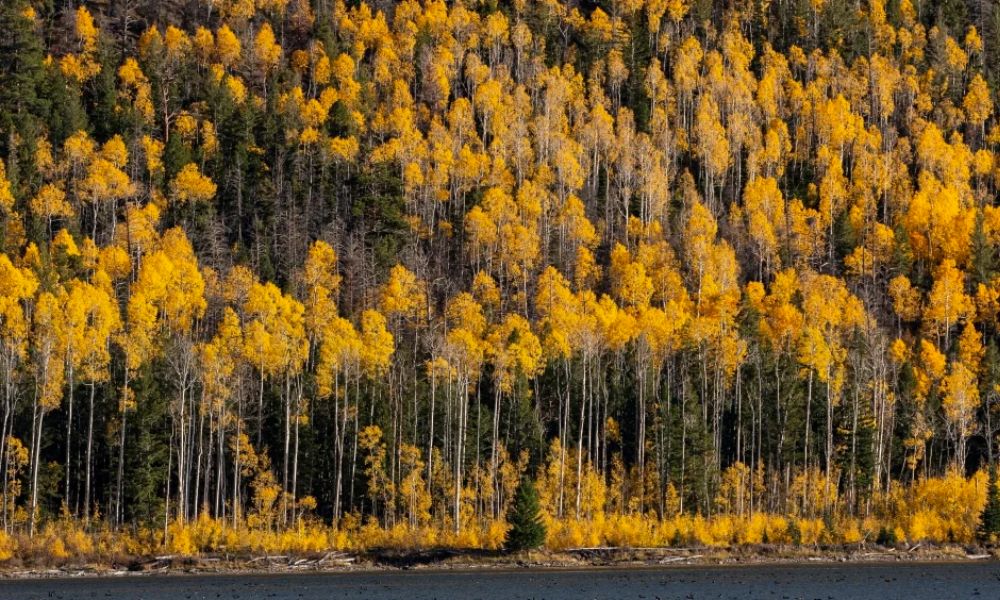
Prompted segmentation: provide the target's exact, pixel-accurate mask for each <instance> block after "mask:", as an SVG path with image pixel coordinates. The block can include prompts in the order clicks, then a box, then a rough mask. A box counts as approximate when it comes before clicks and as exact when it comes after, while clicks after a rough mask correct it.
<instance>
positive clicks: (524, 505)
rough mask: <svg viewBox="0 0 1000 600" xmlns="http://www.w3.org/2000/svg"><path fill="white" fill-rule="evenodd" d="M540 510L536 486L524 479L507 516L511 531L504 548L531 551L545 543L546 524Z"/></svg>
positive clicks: (529, 480)
mask: <svg viewBox="0 0 1000 600" xmlns="http://www.w3.org/2000/svg"><path fill="white" fill-rule="evenodd" d="M539 510H540V509H539V506H538V490H536V489H535V484H534V483H532V481H531V479H523V480H522V481H521V485H519V486H518V488H517V496H516V497H515V498H514V505H513V506H512V507H511V508H510V514H509V515H508V516H507V521H508V522H509V523H510V531H508V532H507V540H506V541H505V543H504V546H505V547H506V548H507V549H508V550H515V551H517V550H531V549H533V548H537V547H539V546H541V545H542V544H544V543H545V524H544V523H542V518H541V514H540V513H539Z"/></svg>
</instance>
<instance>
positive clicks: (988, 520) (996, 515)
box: [976, 464, 1000, 542]
mask: <svg viewBox="0 0 1000 600" xmlns="http://www.w3.org/2000/svg"><path fill="white" fill-rule="evenodd" d="M998 534H1000V491H998V490H997V468H996V465H993V464H991V465H990V478H989V483H988V484H987V488H986V506H985V507H984V508H983V513H982V515H980V516H979V530H978V531H977V532H976V535H977V537H978V538H979V540H980V541H982V542H988V541H991V540H993V539H994V538H995V536H997V535H998Z"/></svg>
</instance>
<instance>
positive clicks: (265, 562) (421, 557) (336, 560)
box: [0, 544, 1000, 581]
mask: <svg viewBox="0 0 1000 600" xmlns="http://www.w3.org/2000/svg"><path fill="white" fill-rule="evenodd" d="M998 559H1000V548H983V547H978V546H963V545H959V544H944V545H922V544H917V545H916V546H913V547H911V548H906V547H903V546H900V547H888V548H887V547H881V546H865V547H851V548H848V547H824V548H803V547H795V546H754V547H744V546H737V547H729V548H725V547H723V548H710V547H704V548H702V547H692V548H580V549H572V550H565V551H532V552H528V553H519V554H506V553H503V552H492V551H455V550H447V549H429V550H420V551H413V552H402V551H394V550H384V551H379V550H376V551H370V552H359V553H351V552H327V553H323V554H313V555H291V556H289V555H282V556H256V557H253V556H241V557H228V556H225V555H204V556H198V557H176V556H169V555H168V556H156V557H143V558H135V559H133V560H131V561H129V562H128V563H127V564H125V561H110V562H106V563H103V562H78V563H66V564H64V565H61V566H58V567H55V566H28V565H25V566H14V565H0V581H3V580H27V579H79V578H96V579H102V578H106V579H117V578H120V577H151V576H171V577H172V576H178V577H182V576H191V577H200V576H213V575H219V576H227V575H228V576H233V575H249V576H267V575H294V574H314V575H315V574H350V573H358V574H364V573H394V572H395V573H401V572H425V573H433V572H437V573H476V572H505V571H526V570H530V571H539V572H544V571H562V572H565V571H593V570H638V569H642V570H645V569H670V568H766V567H782V568H787V567H796V566H811V567H817V566H837V565H840V566H843V565H846V564H851V565H857V566H865V565H884V564H889V563H896V564H910V565H912V564H971V563H980V562H991V561H996V560H998Z"/></svg>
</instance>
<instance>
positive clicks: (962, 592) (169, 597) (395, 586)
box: [0, 562, 1000, 600]
mask: <svg viewBox="0 0 1000 600" xmlns="http://www.w3.org/2000/svg"><path fill="white" fill-rule="evenodd" d="M0 598H2V599H3V600H6V599H8V598H10V599H16V600H36V599H37V600H76V599H81V600H82V599H87V600H91V599H94V600H99V599H105V598H114V599H137V600H138V599H142V600H175V599H176V600H201V599H219V600H333V599H339V598H356V599H358V600H390V599H392V600H395V599H399V600H451V599H455V600H499V599H508V598H509V599H514V600H570V599H572V600H590V599H599V598H600V599H626V598H635V599H639V600H658V599H659V600H667V599H668V598H678V599H682V600H695V599H702V598H704V599H710V598H764V599H769V598H776V599H781V600H784V599H797V598H803V599H814V598H815V599H820V600H841V599H868V598H870V599H875V600H892V599H895V598H898V599H900V600H938V599H952V598H956V599H958V598H975V599H980V598H981V599H984V600H986V599H989V600H994V599H1000V563H994V562H977V563H963V564H950V563H905V564H898V563H894V564H852V565H844V564H823V565H795V566H786V565H756V566H748V567H664V568H648V569H590V570H582V571H569V570H549V571H537V570H532V571H529V570H512V571H475V572H472V571H446V572H442V571H404V572H400V571H392V572H378V573H323V574H293V575H192V576H185V575H167V576H152V577H118V578H103V579H101V578H78V579H42V580H21V581H0Z"/></svg>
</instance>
